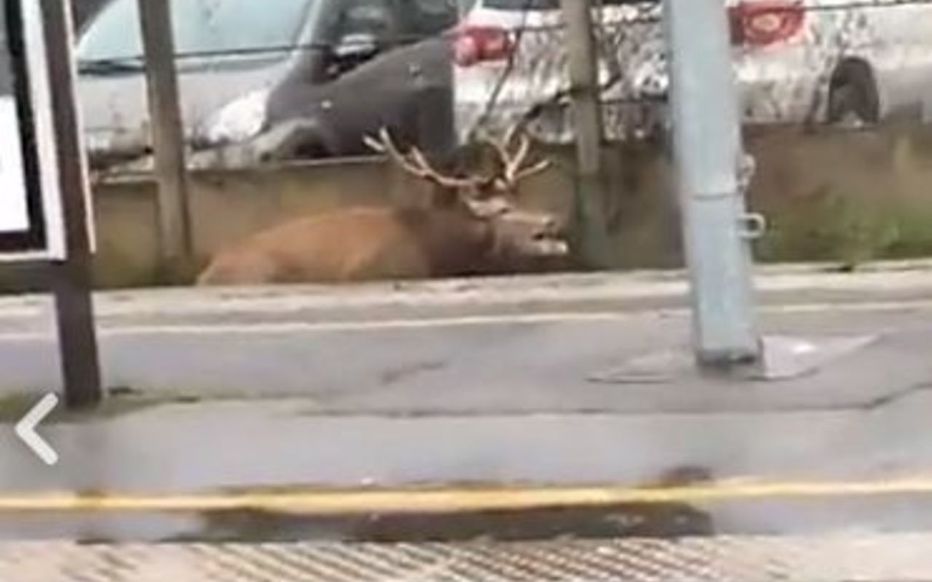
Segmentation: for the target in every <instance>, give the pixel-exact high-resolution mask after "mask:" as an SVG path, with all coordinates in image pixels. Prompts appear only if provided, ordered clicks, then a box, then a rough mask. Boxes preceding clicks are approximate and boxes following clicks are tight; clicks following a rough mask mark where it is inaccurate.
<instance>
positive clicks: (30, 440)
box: [14, 394, 58, 465]
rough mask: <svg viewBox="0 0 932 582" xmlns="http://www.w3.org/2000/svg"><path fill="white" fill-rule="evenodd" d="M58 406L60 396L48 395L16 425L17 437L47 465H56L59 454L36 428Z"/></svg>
mask: <svg viewBox="0 0 932 582" xmlns="http://www.w3.org/2000/svg"><path fill="white" fill-rule="evenodd" d="M56 406H58V396H57V395H55V394H46V395H45V396H44V397H43V398H42V400H40V401H39V402H38V403H37V404H36V405H35V406H33V407H32V410H30V411H29V412H28V413H26V416H24V417H23V419H22V420H20V421H19V422H18V423H16V427H15V429H14V430H16V436H18V437H19V438H20V439H21V440H22V441H23V442H24V443H26V445H27V446H28V447H29V448H30V449H32V452H34V453H35V454H36V456H38V457H39V458H40V459H42V462H43V463H45V464H46V465H54V464H56V463H57V462H58V453H56V452H55V449H53V448H52V447H51V446H50V445H49V444H48V443H47V442H45V439H43V438H42V437H40V436H39V433H37V432H36V427H37V426H39V423H40V422H42V421H43V420H44V419H45V417H46V416H48V415H49V413H50V412H52V410H54V409H55V407H56Z"/></svg>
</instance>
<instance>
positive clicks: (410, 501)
mask: <svg viewBox="0 0 932 582" xmlns="http://www.w3.org/2000/svg"><path fill="white" fill-rule="evenodd" d="M918 494H932V478H914V479H900V480H891V481H842V482H772V483H765V482H746V481H735V482H719V483H712V484H705V485H690V486H683V487H647V488H637V487H559V488H557V487H553V488H507V487H502V488H447V489H442V488H437V489H391V490H385V489H382V490H380V489H357V490H306V491H289V492H242V493H218V494H206V495H117V494H96V493H95V494H73V493H68V494H49V495H31V496H27V495H23V496H5V497H0V513H48V512H151V513H177V512H181V513H192V512H197V513H203V512H218V511H235V510H263V511H270V512H280V513H293V514H304V515H350V514H368V513H435V514H443V513H466V512H476V511H503V510H529V509H543V508H547V507H600V506H601V507H607V506H613V505H621V504H644V505H652V504H666V503H703V502H706V503H710V502H725V501H738V500H754V499H774V498H783V499H793V498H796V499H810V498H840V497H877V496H889V495H918Z"/></svg>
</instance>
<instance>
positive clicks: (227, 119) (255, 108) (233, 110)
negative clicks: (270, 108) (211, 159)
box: [203, 89, 269, 145]
mask: <svg viewBox="0 0 932 582" xmlns="http://www.w3.org/2000/svg"><path fill="white" fill-rule="evenodd" d="M268 98H269V91H268V89H260V90H257V91H253V92H251V93H247V94H246V95H243V96H242V97H239V98H238V99H235V100H234V101H231V102H230V103H227V104H226V105H224V106H223V107H222V108H221V109H220V110H218V111H217V112H216V113H214V114H213V115H211V116H210V117H209V118H208V119H207V123H206V124H205V129H204V132H203V135H204V137H205V138H206V139H207V141H208V142H210V143H211V144H215V145H222V144H227V143H235V142H241V141H245V140H247V139H249V138H251V137H254V136H255V135H256V134H258V133H259V132H260V131H261V130H262V126H263V125H264V124H265V116H266V103H267V102H268Z"/></svg>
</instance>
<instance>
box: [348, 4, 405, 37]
mask: <svg viewBox="0 0 932 582" xmlns="http://www.w3.org/2000/svg"><path fill="white" fill-rule="evenodd" d="M394 32H395V19H394V17H393V11H392V6H391V4H390V3H389V0H346V2H345V5H344V8H343V10H342V12H341V14H340V20H339V24H338V25H337V35H338V38H345V37H347V36H355V35H361V34H364V35H373V36H374V37H375V38H376V39H378V40H379V42H380V43H382V42H389V41H391V40H393V39H392V36H393V35H394Z"/></svg>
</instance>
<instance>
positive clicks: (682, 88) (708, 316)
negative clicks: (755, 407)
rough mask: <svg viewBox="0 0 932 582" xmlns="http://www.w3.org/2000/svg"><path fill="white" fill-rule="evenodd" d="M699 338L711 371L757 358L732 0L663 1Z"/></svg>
mask: <svg viewBox="0 0 932 582" xmlns="http://www.w3.org/2000/svg"><path fill="white" fill-rule="evenodd" d="M663 1H664V21H665V26H666V30H665V32H666V35H667V46H668V49H669V51H668V53H669V55H670V58H669V63H670V87H671V93H670V105H671V110H672V121H673V146H674V150H673V155H674V162H675V167H676V179H677V189H678V194H679V197H680V201H681V206H682V215H683V234H684V237H683V240H684V243H685V250H686V258H687V261H688V265H689V272H690V282H691V289H692V291H691V293H692V308H693V336H694V347H695V352H696V357H697V360H698V362H699V363H700V364H702V365H710V366H727V365H730V364H733V363H740V362H749V361H754V360H756V359H757V358H758V356H759V354H760V346H759V343H760V342H759V338H758V336H757V332H756V329H755V328H756V325H755V321H754V319H755V318H754V304H753V298H752V284H751V263H752V261H751V253H750V246H749V241H748V237H747V236H746V230H747V226H746V224H747V214H746V212H747V211H746V208H745V201H744V193H743V191H742V187H741V185H740V182H739V178H738V174H739V168H740V167H741V164H742V161H743V160H744V153H743V148H742V144H741V134H740V121H739V113H738V100H737V94H736V86H735V82H734V78H733V77H734V74H733V68H732V62H731V50H730V43H729V30H728V19H727V14H726V11H725V5H724V2H723V0H663Z"/></svg>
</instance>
